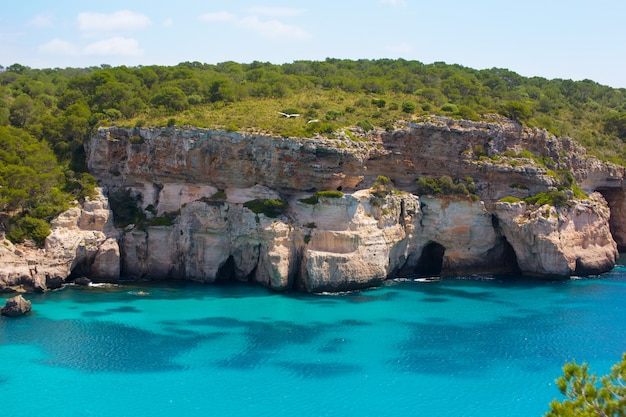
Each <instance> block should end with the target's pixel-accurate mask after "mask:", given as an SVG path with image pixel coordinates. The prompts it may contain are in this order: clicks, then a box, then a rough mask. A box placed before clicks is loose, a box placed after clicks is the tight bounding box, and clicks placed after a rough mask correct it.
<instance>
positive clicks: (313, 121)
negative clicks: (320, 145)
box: [306, 119, 319, 124]
mask: <svg viewBox="0 0 626 417" xmlns="http://www.w3.org/2000/svg"><path fill="white" fill-rule="evenodd" d="M317 122H319V120H318V119H311V120H309V121H308V122H306V124H309V123H317Z"/></svg>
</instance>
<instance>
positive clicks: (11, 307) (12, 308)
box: [0, 295, 32, 317]
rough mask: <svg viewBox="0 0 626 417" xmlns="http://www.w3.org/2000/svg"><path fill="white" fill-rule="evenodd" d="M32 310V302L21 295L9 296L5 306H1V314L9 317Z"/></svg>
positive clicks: (21, 314)
mask: <svg viewBox="0 0 626 417" xmlns="http://www.w3.org/2000/svg"><path fill="white" fill-rule="evenodd" d="M31 310H32V304H31V302H30V301H28V300H26V299H25V298H24V297H22V296H21V295H16V296H15V297H12V298H9V299H8V300H7V301H6V303H5V306H4V307H2V308H0V314H2V315H3V316H8V317H19V316H23V315H25V314H27V313H29V312H30V311H31Z"/></svg>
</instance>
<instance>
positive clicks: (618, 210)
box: [596, 188, 626, 252]
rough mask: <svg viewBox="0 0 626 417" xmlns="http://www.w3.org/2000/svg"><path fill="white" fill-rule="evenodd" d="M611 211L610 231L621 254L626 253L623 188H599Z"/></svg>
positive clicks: (625, 193) (625, 196) (624, 195)
mask: <svg viewBox="0 0 626 417" xmlns="http://www.w3.org/2000/svg"><path fill="white" fill-rule="evenodd" d="M596 191H598V192H599V193H600V194H602V197H604V199H605V200H606V202H607V204H608V205H609V209H610V210H611V214H610V217H609V229H610V230H611V235H612V236H613V239H614V240H615V242H616V243H617V249H618V250H619V251H620V252H626V229H625V228H624V226H622V224H623V223H624V217H625V215H626V192H625V191H624V190H623V189H622V188H599V189H597V190H596Z"/></svg>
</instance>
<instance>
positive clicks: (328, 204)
mask: <svg viewBox="0 0 626 417" xmlns="http://www.w3.org/2000/svg"><path fill="white" fill-rule="evenodd" d="M354 139H358V140H354ZM85 149H86V154H87V164H88V167H89V170H90V172H91V173H92V174H93V175H94V176H95V177H96V179H97V180H98V182H99V184H100V185H101V186H102V187H103V189H104V190H105V194H106V195H108V196H110V197H113V196H117V197H116V199H117V200H119V196H122V197H123V198H125V200H124V202H123V204H125V205H127V206H133V207H134V206H136V208H137V209H138V210H139V212H140V215H138V216H136V217H137V218H136V219H133V220H132V221H131V222H130V223H132V224H128V225H124V226H125V227H123V230H119V231H117V230H116V229H115V228H114V227H113V226H112V222H111V216H110V211H109V208H108V205H107V201H106V199H105V198H103V197H100V198H98V199H95V200H93V201H91V202H88V203H87V204H85V205H84V207H82V208H79V207H76V208H73V209H70V210H69V211H68V212H66V213H64V214H63V215H62V216H60V217H59V218H58V219H57V220H56V221H55V222H54V223H53V233H52V234H51V236H50V237H49V238H48V240H47V241H46V247H45V250H44V252H39V253H38V255H37V256H40V257H41V256H42V254H43V253H45V256H46V257H47V258H48V259H47V260H46V261H45V262H41V261H36V260H35V257H31V258H28V253H29V252H28V251H25V250H24V249H23V248H21V247H20V248H15V247H13V246H12V245H10V244H9V243H6V244H5V247H4V248H0V261H1V262H5V264H6V265H12V267H11V268H9V269H7V271H11V272H9V273H6V272H3V273H2V274H4V275H0V282H4V283H5V286H7V285H20V283H22V282H28V283H30V284H29V285H31V286H32V287H33V288H35V289H45V288H46V285H53V284H54V285H58V281H59V277H62V278H63V279H65V278H66V277H68V276H70V277H74V276H88V277H90V278H91V279H94V280H105V281H115V280H117V279H118V278H119V277H120V276H123V277H128V278H141V279H164V278H169V279H187V280H194V281H200V282H208V283H210V282H215V281H219V280H240V281H255V282H258V283H260V284H262V285H266V286H268V287H271V288H274V289H277V290H286V289H290V288H299V289H303V290H307V291H327V290H330V291H334V290H343V289H352V288H360V287H366V286H371V285H376V284H377V283H380V282H381V281H383V280H384V279H387V278H389V277H394V276H408V275H412V274H425V275H429V274H436V275H446V274H449V275H457V274H466V273H484V272H489V273H501V272H512V271H521V272H523V273H526V274H529V275H537V276H548V277H568V276H571V275H574V274H589V273H597V272H602V271H606V270H608V269H610V268H611V267H612V266H613V264H614V262H615V259H616V257H617V245H616V242H615V240H617V244H618V245H620V246H622V247H626V232H624V231H622V226H621V225H622V224H623V223H624V222H625V221H626V198H625V197H624V196H625V195H626V193H625V192H624V190H625V188H624V186H623V180H624V176H625V172H624V168H623V167H619V166H616V165H613V164H609V163H603V162H600V161H599V160H597V159H596V158H594V157H591V156H589V155H587V154H586V153H585V151H584V149H582V148H581V147H580V146H579V145H578V144H576V142H574V141H572V140H570V139H567V138H556V137H553V136H551V135H550V134H548V133H547V132H545V131H542V130H539V129H528V128H523V127H522V126H521V125H519V124H517V123H513V122H510V121H506V120H501V119H494V121H493V122H489V123H486V122H468V121H455V120H449V119H443V118H432V119H430V120H428V121H425V122H423V123H406V124H404V125H403V127H401V128H398V129H396V130H394V131H382V130H375V131H371V132H369V133H365V132H363V131H361V130H359V129H352V130H350V131H349V132H345V133H344V134H339V135H337V136H336V137H334V138H333V139H328V138H313V139H301V138H278V137H270V136H264V135H257V134H243V133H237V132H224V131H216V130H206V129H195V128H180V129H178V128H160V129H156V128H155V129H148V128H135V129H121V128H107V129H100V130H99V131H98V132H97V134H95V135H94V136H93V137H92V138H91V139H90V140H89V142H88V143H87V144H86V147H85ZM566 172H570V173H571V174H572V178H573V179H575V180H576V182H577V183H578V185H579V186H580V187H581V188H583V189H584V190H585V191H586V192H587V193H593V192H595V191H598V192H600V193H602V195H600V194H597V193H596V194H593V195H592V198H591V199H586V200H574V199H573V193H572V192H571V191H568V192H569V193H570V197H572V200H571V201H570V204H569V205H568V206H564V207H560V208H555V207H551V206H543V207H539V206H536V205H535V206H528V205H526V204H525V203H500V202H498V201H499V200H500V199H501V198H502V197H505V196H513V197H518V198H521V199H523V198H525V197H528V196H531V195H535V194H537V193H540V192H545V191H549V190H555V189H556V188H557V187H562V186H563V184H562V182H563V178H561V177H559V175H561V176H562V173H566ZM559 173H561V174H559ZM444 175H445V176H450V177H452V178H454V179H463V178H467V177H471V181H472V182H473V184H474V187H475V190H474V193H475V196H474V197H473V198H469V197H458V196H457V197H454V196H451V195H448V196H444V197H442V196H438V197H433V196H427V195H421V196H418V195H416V191H417V182H416V180H417V179H418V178H420V177H422V176H431V177H440V176H444ZM379 176H386V177H388V178H390V180H391V182H392V183H393V184H394V185H395V187H388V188H387V189H385V190H383V191H384V192H381V189H380V187H374V188H373V186H374V184H375V181H376V179H377V178H378V177H379ZM324 190H342V191H343V193H345V194H344V195H343V196H342V197H341V198H332V196H330V197H329V196H322V197H319V199H318V201H313V200H310V199H306V197H310V196H311V195H312V194H313V193H315V192H316V191H324ZM603 196H604V198H603ZM257 199H259V200H278V199H280V200H282V201H285V202H287V203H288V209H287V210H286V211H285V212H284V213H283V214H280V215H278V216H276V217H268V216H266V215H265V214H263V213H255V212H253V211H252V210H251V209H250V208H247V207H246V203H247V202H249V201H251V200H257ZM112 201H113V200H112ZM118 204H119V201H118ZM609 208H610V210H609ZM33 250H34V249H33ZM28 259H31V261H30V263H29V261H28ZM44 271H45V272H44Z"/></svg>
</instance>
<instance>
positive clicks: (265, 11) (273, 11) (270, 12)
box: [247, 7, 306, 17]
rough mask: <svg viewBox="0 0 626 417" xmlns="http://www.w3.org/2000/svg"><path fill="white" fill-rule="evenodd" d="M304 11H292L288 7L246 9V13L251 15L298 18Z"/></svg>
mask: <svg viewBox="0 0 626 417" xmlns="http://www.w3.org/2000/svg"><path fill="white" fill-rule="evenodd" d="M305 11H306V10H304V9H293V8H290V7H251V8H249V9H247V12H248V13H250V14H253V15H261V16H272V17H290V16H299V15H301V14H303V13H304V12H305Z"/></svg>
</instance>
